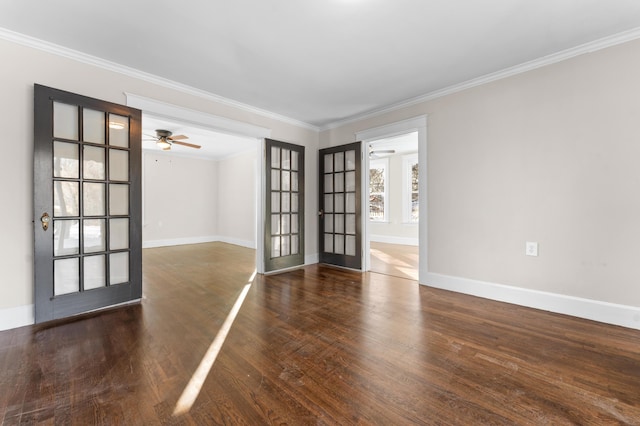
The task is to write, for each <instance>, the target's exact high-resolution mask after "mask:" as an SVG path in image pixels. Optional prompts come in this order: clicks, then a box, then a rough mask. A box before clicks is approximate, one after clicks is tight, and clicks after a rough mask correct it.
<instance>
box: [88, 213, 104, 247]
mask: <svg viewBox="0 0 640 426" xmlns="http://www.w3.org/2000/svg"><path fill="white" fill-rule="evenodd" d="M83 236H84V239H83V245H84V252H85V253H95V252H98V251H105V249H106V241H105V221H104V219H85V220H84V221H83Z"/></svg>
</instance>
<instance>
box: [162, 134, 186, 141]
mask: <svg viewBox="0 0 640 426" xmlns="http://www.w3.org/2000/svg"><path fill="white" fill-rule="evenodd" d="M167 139H169V140H172V141H175V140H178V139H189V136H186V135H175V136H174V135H171V136H169V137H168V138H167Z"/></svg>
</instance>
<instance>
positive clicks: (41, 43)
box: [0, 28, 320, 132]
mask: <svg viewBox="0 0 640 426" xmlns="http://www.w3.org/2000/svg"><path fill="white" fill-rule="evenodd" d="M0 39H4V40H7V41H10V42H13V43H17V44H21V45H23V46H27V47H31V48H34V49H38V50H42V51H45V52H47V53H51V54H53V55H57V56H62V57H65V58H68V59H73V60H75V61H78V62H81V63H84V64H88V65H93V66H95V67H98V68H102V69H105V70H108V71H113V72H116V73H119V74H123V75H126V76H128V77H133V78H137V79H139V80H143V81H146V82H148V83H152V84H156V85H158V86H162V87H166V88H168V89H173V90H177V91H179V92H182V93H186V94H189V95H193V96H197V97H199V98H202V99H206V100H208V101H213V102H216V103H219V104H223V105H227V106H230V107H233V108H237V109H240V110H242V111H245V112H249V113H252V114H257V115H260V116H262V117H266V118H270V119H272V120H276V121H280V122H283V123H287V124H291V125H294V126H297V127H302V128H305V129H309V130H314V131H316V132H318V131H320V128H319V127H318V126H314V125H312V124H309V123H305V122H303V121H300V120H296V119H295V118H291V117H286V116H284V115H280V114H277V113H274V112H271V111H267V110H265V109H261V108H258V107H254V106H251V105H248V104H245V103H242V102H238V101H234V100H233V99H228V98H225V97H222V96H219V95H216V94H213V93H210V92H207V91H204V90H200V89H196V88H195V87H192V86H188V85H186V84H182V83H178V82H176V81H173V80H169V79H166V78H163V77H159V76H157V75H154V74H151V73H147V72H144V71H140V70H137V69H135V68H131V67H127V66H125V65H121V64H118V63H116V62H111V61H107V60H105V59H102V58H98V57H97V56H92V55H89V54H86V53H83V52H79V51H77V50H73V49H69V48H66V47H63V46H60V45H57V44H54V43H51V42H48V41H45V40H41V39H38V38H35V37H31V36H28V35H25V34H21V33H18V32H15V31H11V30H8V29H6V28H0Z"/></svg>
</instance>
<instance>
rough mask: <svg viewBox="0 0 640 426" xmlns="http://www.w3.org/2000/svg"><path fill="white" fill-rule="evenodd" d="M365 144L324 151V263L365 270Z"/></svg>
mask: <svg viewBox="0 0 640 426" xmlns="http://www.w3.org/2000/svg"><path fill="white" fill-rule="evenodd" d="M360 155H361V143H360V142H355V143H351V144H348V145H341V146H336V147H332V148H327V149H322V150H320V156H319V157H320V164H319V171H320V173H319V183H320V200H319V206H320V211H319V213H318V216H319V218H320V223H319V230H320V236H319V243H320V263H328V264H332V265H337V266H344V267H347V268H353V269H361V267H362V231H361V228H362V227H361V210H362V208H361V194H360V186H361V157H360Z"/></svg>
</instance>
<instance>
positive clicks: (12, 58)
mask: <svg viewBox="0 0 640 426" xmlns="http://www.w3.org/2000/svg"><path fill="white" fill-rule="evenodd" d="M0 53H1V54H2V58H3V66H2V67H0V93H2V102H0V125H1V127H2V129H3V137H2V139H1V140H0V148H1V149H2V156H3V157H2V158H4V159H5V164H3V167H0V182H2V183H1V184H0V188H2V190H1V191H2V192H1V193H0V196H1V198H2V200H4V201H3V204H2V208H1V209H0V222H1V223H3V224H5V225H6V226H5V227H4V228H3V230H2V234H1V236H2V237H1V238H2V244H0V271H2V275H0V329H6V328H11V327H17V326H20V325H25V324H29V323H32V322H33V303H34V300H33V224H32V220H33V211H32V210H33V208H32V206H33V203H32V196H33V195H32V194H33V85H34V83H39V84H43V85H46V86H51V87H55V88H57V89H62V90H67V91H70V92H74V93H79V94H82V95H85V96H91V97H95V98H99V99H104V100H107V101H111V102H116V103H120V104H125V103H126V97H125V92H127V93H134V94H137V95H139V96H145V97H148V98H153V99H157V100H159V101H162V102H167V103H171V104H174V105H179V106H181V107H183V108H188V109H193V110H197V111H202V112H205V113H207V114H213V115H218V116H221V117H226V118H230V119H232V120H237V121H242V122H245V123H249V124H254V125H256V126H261V127H264V128H268V129H271V137H272V138H274V139H278V140H282V141H286V142H291V143H297V144H300V145H304V146H306V147H307V151H306V168H307V169H306V170H307V176H308V178H307V180H306V184H305V189H306V191H307V192H308V193H310V194H311V193H315V191H316V189H315V188H316V187H317V177H316V174H317V162H318V157H317V147H318V133H317V132H316V131H315V130H313V129H309V128H306V127H303V126H298V125H295V124H292V123H290V122H285V121H282V120H279V119H278V118H272V117H269V116H267V115H265V114H261V113H259V112H252V111H248V110H245V109H239V108H235V107H233V106H230V105H228V104H223V103H220V102H217V101H216V100H215V99H213V98H208V97H206V96H199V95H196V94H194V93H187V92H185V91H181V90H177V89H175V88H171V87H168V86H166V85H160V84H155V83H154V82H150V81H146V80H143V79H142V77H141V78H137V77H133V76H130V75H125V74H121V73H118V72H115V71H110V70H107V69H104V68H99V67H97V66H94V65H90V64H88V63H85V62H79V61H77V60H75V59H70V58H67V57H63V56H59V55H56V54H52V53H47V52H45V51H43V50H41V49H38V48H34V47H28V46H25V45H22V44H18V43H14V42H10V41H6V40H0ZM315 198H316V197H309V199H308V200H307V206H306V207H307V210H306V214H307V217H306V221H305V233H306V239H305V249H306V251H307V253H309V254H317V219H316V217H315V212H316V211H317V200H316V199H315Z"/></svg>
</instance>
